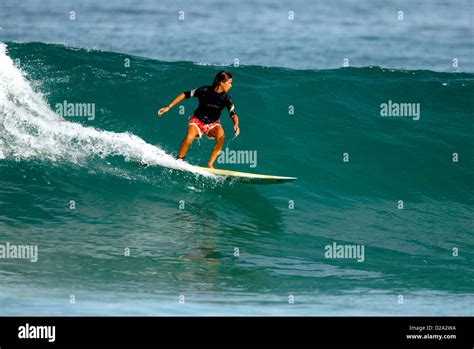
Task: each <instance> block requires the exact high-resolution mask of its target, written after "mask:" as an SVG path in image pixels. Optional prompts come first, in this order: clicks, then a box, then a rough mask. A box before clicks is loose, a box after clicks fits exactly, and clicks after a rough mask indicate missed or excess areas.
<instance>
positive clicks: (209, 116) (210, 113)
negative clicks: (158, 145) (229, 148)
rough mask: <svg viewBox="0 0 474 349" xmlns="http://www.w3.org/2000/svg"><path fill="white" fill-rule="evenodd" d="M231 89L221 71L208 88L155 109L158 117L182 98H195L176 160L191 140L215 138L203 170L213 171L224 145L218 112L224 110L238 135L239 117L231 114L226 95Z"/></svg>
mask: <svg viewBox="0 0 474 349" xmlns="http://www.w3.org/2000/svg"><path fill="white" fill-rule="evenodd" d="M231 87H232V75H231V74H230V73H229V72H227V71H225V70H222V71H220V72H218V73H217V75H216V77H215V78H214V82H213V84H212V86H201V87H198V88H196V89H194V90H191V91H186V92H182V93H181V94H180V95H179V96H178V97H176V98H175V99H174V100H173V102H171V104H170V105H168V106H167V107H164V108H161V109H160V110H158V117H161V116H162V115H163V114H164V113H166V112H168V111H169V110H170V109H171V108H173V107H174V106H175V105H176V104H178V103H180V102H181V101H182V100H183V99H188V98H191V97H197V98H198V99H199V105H198V107H197V108H196V110H195V111H194V114H193V115H191V116H190V117H189V121H188V131H187V134H186V136H185V137H184V139H183V141H182V142H181V146H180V148H179V151H178V156H177V158H178V159H184V156H185V155H186V152H187V151H188V149H189V146H190V145H191V143H192V142H193V141H194V139H195V138H196V137H197V138H201V137H202V135H203V134H204V135H206V136H207V138H209V139H215V140H216V143H215V145H214V148H213V149H212V154H211V157H210V158H209V161H208V163H207V167H209V168H214V166H213V164H214V161H215V160H216V158H217V156H218V155H219V152H220V150H221V149H222V146H223V145H224V129H223V128H222V125H221V122H220V120H219V118H220V116H221V112H222V110H223V109H224V107H225V108H227V110H228V111H229V115H230V117H231V119H232V121H233V122H234V131H235V137H237V136H238V135H239V133H240V128H239V118H238V116H237V114H236V113H235V107H234V104H233V102H232V99H231V98H230V96H229V94H228V92H229V90H230V89H231Z"/></svg>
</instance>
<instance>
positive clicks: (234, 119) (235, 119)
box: [226, 95, 240, 137]
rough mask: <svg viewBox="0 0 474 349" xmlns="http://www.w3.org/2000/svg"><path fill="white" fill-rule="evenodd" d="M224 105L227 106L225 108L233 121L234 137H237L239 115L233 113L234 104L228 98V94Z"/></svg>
mask: <svg viewBox="0 0 474 349" xmlns="http://www.w3.org/2000/svg"><path fill="white" fill-rule="evenodd" d="M226 107H227V110H228V111H229V115H230V118H231V119H232V121H233V122H234V131H235V137H237V136H238V135H239V133H240V128H239V117H238V116H237V114H236V113H235V106H234V103H233V102H232V98H230V96H229V95H227V101H226Z"/></svg>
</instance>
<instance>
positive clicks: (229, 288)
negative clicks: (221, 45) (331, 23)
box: [0, 43, 474, 315]
mask: <svg viewBox="0 0 474 349" xmlns="http://www.w3.org/2000/svg"><path fill="white" fill-rule="evenodd" d="M222 68H223V67H222V66H212V65H196V64H193V63H189V62H174V63H167V62H162V61H156V60H151V59H145V58H140V57H135V56H128V55H124V54H117V53H111V52H101V51H94V50H92V51H91V50H82V49H73V48H67V47H64V46H60V45H53V44H41V43H23V44H19V43H7V45H5V44H1V46H0V171H1V174H2V175H1V177H0V207H1V210H0V244H5V243H6V242H9V243H10V244H37V245H38V257H39V258H38V261H37V262H34V263H33V262H29V261H22V260H19V259H3V260H2V267H1V270H0V271H1V273H0V277H1V279H2V281H3V282H2V285H3V286H2V290H0V299H1V300H2V301H1V302H0V304H4V305H3V306H2V307H4V309H2V310H3V313H4V314H24V313H29V314H31V309H34V310H33V312H34V313H35V314H44V313H54V314H76V313H77V314H175V313H182V314H203V313H206V314H235V312H236V311H237V314H268V313H272V314H329V315H331V314H400V313H402V314H424V315H425V314H433V315H436V314H451V315H459V314H468V315H472V311H470V310H469V309H470V308H469V307H467V306H465V305H466V304H472V298H473V297H472V295H473V286H472V285H473V283H472V279H473V277H474V270H473V268H472V263H470V262H469V261H470V260H472V258H473V257H474V253H473V238H472V228H473V224H472V215H473V196H472V192H473V188H472V183H473V174H474V164H473V159H474V156H473V155H474V154H473V149H474V147H473V145H474V144H473V138H472V131H473V111H474V105H473V104H474V102H473V99H472V95H473V92H474V75H473V74H469V73H436V72H431V71H420V70H417V71H406V70H403V71H402V70H390V69H382V68H379V67H366V68H342V69H336V70H322V71H315V70H291V69H284V68H268V67H259V66H240V67H225V68H226V69H228V70H230V71H231V72H232V74H233V75H234V82H233V85H234V87H233V89H232V91H231V95H232V97H233V99H234V103H235V105H236V112H237V114H238V115H239V117H240V122H241V135H240V136H239V137H238V138H235V139H233V138H232V123H231V121H230V119H229V118H228V116H227V114H226V113H223V116H222V118H221V120H222V123H223V125H224V129H225V131H226V143H225V145H224V147H225V148H226V149H227V155H228V156H227V157H224V156H223V157H222V159H221V160H223V161H224V162H223V163H222V162H218V163H216V165H217V167H221V168H227V169H232V170H237V171H246V172H256V173H268V174H276V175H288V176H296V177H298V180H297V181H296V182H292V183H290V184H285V185H275V186H249V185H242V184H238V183H229V182H224V183H222V182H220V181H217V180H216V179H215V178H213V177H211V178H209V177H205V176H203V174H202V173H199V172H196V171H195V170H193V169H192V168H191V166H189V165H188V164H186V163H182V162H180V161H176V160H174V158H173V155H174V154H176V152H177V149H178V147H179V144H180V142H181V140H182V138H183V136H184V134H185V132H186V125H187V117H188V116H189V115H190V114H191V113H192V111H193V110H194V108H195V107H196V100H193V99H190V100H187V101H185V102H183V104H182V108H179V107H175V108H174V109H173V110H171V111H170V112H169V113H167V114H166V115H165V116H164V117H163V118H161V119H158V118H157V117H156V110H157V109H158V108H159V107H161V106H164V105H167V104H168V103H169V102H170V101H171V100H172V99H173V98H174V97H175V96H176V95H178V94H179V93H180V92H181V91H185V90H189V89H192V88H195V87H197V86H201V85H205V84H209V83H210V82H211V80H212V78H213V76H214V75H215V73H216V72H217V71H218V70H221V69H222ZM71 105H72V107H71ZM78 106H79V107H80V106H87V108H88V109H83V111H84V110H86V111H89V113H87V112H84V113H82V112H80V111H79V109H76V108H78ZM70 107H71V108H72V109H71V108H70ZM92 111H93V112H92ZM397 112H398V114H403V115H399V116H397ZM212 146H213V143H212V142H211V141H208V140H201V141H199V142H195V143H194V144H193V145H192V147H191V149H190V151H189V153H188V154H187V159H188V160H189V162H191V163H193V164H199V165H205V164H206V162H207V159H208V156H209V154H210V151H211V149H212ZM238 151H240V152H241V153H240V154H252V155H255V157H254V158H253V160H254V161H253V162H250V161H249V158H247V159H244V158H240V159H241V160H242V159H243V161H240V162H241V163H234V162H238V161H233V158H232V157H231V156H229V154H234V155H236V154H239V153H238ZM238 159H239V157H238V156H237V157H234V160H238ZM140 161H144V162H147V163H148V164H150V165H152V166H149V167H140V166H137V165H136V163H137V162H140ZM182 170H185V171H182ZM339 245H343V246H349V245H350V246H352V245H353V246H354V247H358V248H359V251H361V248H362V247H363V248H364V256H363V258H358V260H359V261H358V260H357V259H356V258H351V256H348V255H347V254H346V255H344V257H345V258H329V257H330V256H329V255H328V254H327V253H328V251H329V250H331V251H332V248H333V247H334V251H335V252H336V248H337V246H339ZM128 253H129V254H130V256H128ZM333 257H337V256H335V255H334V256H333ZM352 257H354V256H352ZM359 257H362V256H359ZM12 290H14V292H12ZM65 292H70V293H65ZM74 292H75V293H78V294H80V295H82V297H83V300H84V301H83V303H82V305H81V307H75V308H74V309H71V307H70V306H68V305H66V306H64V305H61V304H63V302H62V300H58V299H60V297H64V296H63V295H64V294H68V295H69V294H74ZM11 294H16V295H18V296H16V297H13V296H11ZM181 294H182V295H185V297H186V304H189V306H188V307H180V304H178V302H177V301H176V300H177V297H178V296H179V295H181ZM97 295H100V297H99V298H100V299H103V302H97V299H98V296H97ZM289 295H294V296H295V297H296V299H297V300H298V301H297V302H296V303H295V304H294V306H293V307H291V308H288V296H289ZM398 295H404V296H405V299H408V300H409V302H410V308H409V309H408V307H406V308H403V309H401V308H400V307H399V306H398V304H397V297H398ZM446 297H448V298H446ZM440 299H443V304H444V306H443V307H440V306H439V302H440ZM446 299H451V300H452V301H450V302H445V300H446ZM7 300H8V302H7ZM118 300H120V301H119V302H120V304H121V306H120V307H118V306H115V304H116V303H117V302H118ZM38 302H40V303H41V304H40V306H38ZM297 303H299V304H297ZM6 304H8V305H6ZM25 304H29V305H28V307H26V308H25ZM203 304H204V305H203ZM236 304H239V305H240V306H239V307H238V310H235V309H236V307H235V305H236ZM35 305H36V307H35ZM45 309H46V310H45Z"/></svg>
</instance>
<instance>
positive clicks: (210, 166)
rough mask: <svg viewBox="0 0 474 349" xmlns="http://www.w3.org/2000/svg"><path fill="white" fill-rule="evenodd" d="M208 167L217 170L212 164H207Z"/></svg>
mask: <svg viewBox="0 0 474 349" xmlns="http://www.w3.org/2000/svg"><path fill="white" fill-rule="evenodd" d="M207 167H208V168H212V169H215V168H214V166H212V164H210V163H208V164H207Z"/></svg>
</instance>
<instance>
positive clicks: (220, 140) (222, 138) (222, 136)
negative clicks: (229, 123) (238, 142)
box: [216, 127, 225, 142]
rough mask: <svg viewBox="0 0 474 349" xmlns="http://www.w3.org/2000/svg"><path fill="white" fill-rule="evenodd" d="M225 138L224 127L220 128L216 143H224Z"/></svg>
mask: <svg viewBox="0 0 474 349" xmlns="http://www.w3.org/2000/svg"><path fill="white" fill-rule="evenodd" d="M224 138H225V134H224V130H223V129H222V127H219V129H218V130H217V134H216V141H217V142H224Z"/></svg>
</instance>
